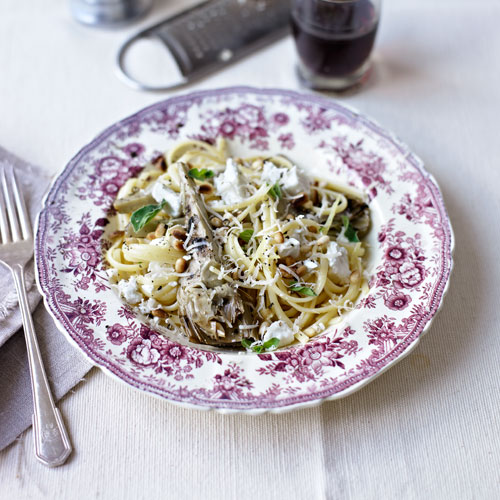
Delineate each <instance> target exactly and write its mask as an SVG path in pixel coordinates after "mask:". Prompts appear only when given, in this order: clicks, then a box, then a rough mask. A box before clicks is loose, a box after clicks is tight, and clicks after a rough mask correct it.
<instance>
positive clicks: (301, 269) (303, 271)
mask: <svg viewBox="0 0 500 500" xmlns="http://www.w3.org/2000/svg"><path fill="white" fill-rule="evenodd" d="M295 273H296V274H297V276H303V275H304V274H306V273H307V267H306V266H304V265H303V264H302V265H301V266H299V267H298V268H297V270H296V271H295Z"/></svg>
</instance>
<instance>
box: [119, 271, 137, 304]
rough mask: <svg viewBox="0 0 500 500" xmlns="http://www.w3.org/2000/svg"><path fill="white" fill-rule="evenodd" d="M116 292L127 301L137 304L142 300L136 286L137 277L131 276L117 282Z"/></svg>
mask: <svg viewBox="0 0 500 500" xmlns="http://www.w3.org/2000/svg"><path fill="white" fill-rule="evenodd" d="M118 292H119V293H120V295H121V296H122V297H123V298H124V299H125V300H126V301H127V302H128V303H129V304H137V303H139V302H140V301H141V300H142V294H141V293H139V290H138V288H137V278H136V277H135V276H131V277H130V279H128V280H120V281H119V282H118Z"/></svg>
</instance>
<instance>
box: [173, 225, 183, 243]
mask: <svg viewBox="0 0 500 500" xmlns="http://www.w3.org/2000/svg"><path fill="white" fill-rule="evenodd" d="M170 234H171V235H172V236H173V237H174V238H175V239H177V240H182V241H185V240H186V238H187V234H186V231H185V230H184V229H182V228H180V227H176V228H175V229H172V232H171V233H170Z"/></svg>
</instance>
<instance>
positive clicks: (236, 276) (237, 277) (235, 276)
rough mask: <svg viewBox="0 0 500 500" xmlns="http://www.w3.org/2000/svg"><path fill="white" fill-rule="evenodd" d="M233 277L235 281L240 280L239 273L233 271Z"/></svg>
mask: <svg viewBox="0 0 500 500" xmlns="http://www.w3.org/2000/svg"><path fill="white" fill-rule="evenodd" d="M231 277H232V278H233V280H239V279H240V273H239V271H233V274H231Z"/></svg>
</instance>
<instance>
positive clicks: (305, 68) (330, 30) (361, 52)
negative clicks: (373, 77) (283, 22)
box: [291, 0, 381, 91]
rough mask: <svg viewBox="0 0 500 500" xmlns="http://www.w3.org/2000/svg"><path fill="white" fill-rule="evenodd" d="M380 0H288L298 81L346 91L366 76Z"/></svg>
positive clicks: (310, 85)
mask: <svg viewBox="0 0 500 500" xmlns="http://www.w3.org/2000/svg"><path fill="white" fill-rule="evenodd" d="M380 4H381V0H292V9H291V25H292V33H293V37H294V39H295V45H296V48H297V54H298V62H297V72H298V75H299V78H300V80H301V82H302V83H303V84H304V85H306V86H307V87H310V88H313V89H318V90H334V91H342V90H346V89H348V88H350V87H352V86H354V85H356V84H359V83H362V82H363V81H364V80H365V79H366V78H367V76H368V73H369V70H370V67H371V61H370V54H371V52H372V49H373V44H374V42H375V36H376V34H377V28H378V23H379V18H380Z"/></svg>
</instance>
